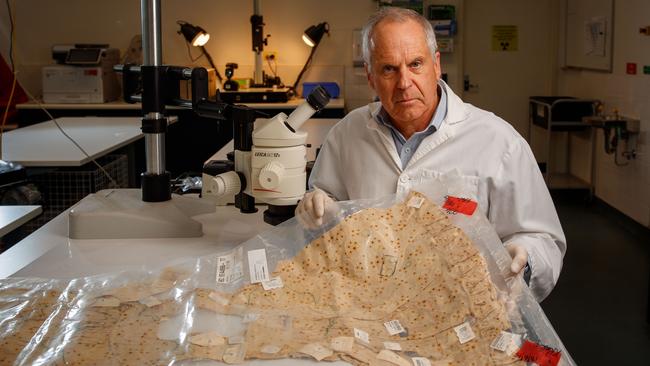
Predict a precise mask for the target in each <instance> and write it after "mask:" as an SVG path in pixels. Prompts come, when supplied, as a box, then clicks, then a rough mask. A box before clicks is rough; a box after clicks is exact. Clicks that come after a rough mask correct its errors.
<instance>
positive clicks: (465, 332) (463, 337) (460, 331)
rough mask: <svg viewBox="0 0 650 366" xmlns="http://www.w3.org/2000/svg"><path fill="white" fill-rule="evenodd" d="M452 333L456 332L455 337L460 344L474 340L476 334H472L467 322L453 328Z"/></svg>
mask: <svg viewBox="0 0 650 366" xmlns="http://www.w3.org/2000/svg"><path fill="white" fill-rule="evenodd" d="M454 331H456V336H457V337H458V341H459V342H460V344H464V343H467V342H469V341H471V340H472V339H474V338H476V334H474V331H473V330H472V327H471V326H470V325H469V322H465V323H463V324H461V325H459V326H457V327H454Z"/></svg>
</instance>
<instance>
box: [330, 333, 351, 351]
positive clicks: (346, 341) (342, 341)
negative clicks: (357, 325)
mask: <svg viewBox="0 0 650 366" xmlns="http://www.w3.org/2000/svg"><path fill="white" fill-rule="evenodd" d="M353 345H354V338H352V337H336V338H332V341H331V342H330V346H331V347H332V349H333V350H335V351H336V352H346V353H347V352H350V351H352V346H353Z"/></svg>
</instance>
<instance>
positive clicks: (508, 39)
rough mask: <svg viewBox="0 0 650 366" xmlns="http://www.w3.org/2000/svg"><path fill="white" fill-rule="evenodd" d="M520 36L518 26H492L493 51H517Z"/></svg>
mask: <svg viewBox="0 0 650 366" xmlns="http://www.w3.org/2000/svg"><path fill="white" fill-rule="evenodd" d="M518 48H519V35H518V30H517V26H516V25H493V26H492V51H517V50H518Z"/></svg>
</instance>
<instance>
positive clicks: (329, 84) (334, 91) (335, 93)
mask: <svg viewBox="0 0 650 366" xmlns="http://www.w3.org/2000/svg"><path fill="white" fill-rule="evenodd" d="M319 85H320V86H322V87H323V88H325V90H327V92H328V93H329V95H330V97H332V98H338V97H339V95H341V89H340V88H339V84H337V83H335V82H333V81H320V82H317V81H314V82H311V81H310V82H304V83H302V96H303V98H304V97H306V96H308V95H309V93H311V92H312V90H314V89H315V88H316V87H317V86H319Z"/></svg>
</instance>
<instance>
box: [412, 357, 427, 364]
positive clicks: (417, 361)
mask: <svg viewBox="0 0 650 366" xmlns="http://www.w3.org/2000/svg"><path fill="white" fill-rule="evenodd" d="M411 360H413V365H415V366H431V361H429V359H428V358H425V357H412V358H411Z"/></svg>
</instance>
